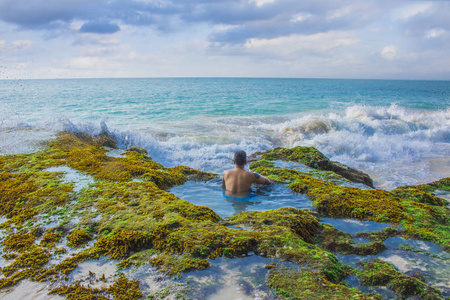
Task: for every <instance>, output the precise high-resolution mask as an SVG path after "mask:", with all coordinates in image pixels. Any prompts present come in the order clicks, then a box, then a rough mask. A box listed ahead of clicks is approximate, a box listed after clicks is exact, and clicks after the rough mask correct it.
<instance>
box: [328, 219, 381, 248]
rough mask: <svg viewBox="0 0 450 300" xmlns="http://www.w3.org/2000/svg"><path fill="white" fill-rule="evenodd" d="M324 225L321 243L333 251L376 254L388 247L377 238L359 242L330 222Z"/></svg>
mask: <svg viewBox="0 0 450 300" xmlns="http://www.w3.org/2000/svg"><path fill="white" fill-rule="evenodd" d="M323 227H324V228H323V231H322V234H321V235H320V237H321V241H320V245H321V247H322V248H323V249H325V250H327V251H330V252H332V253H342V254H346V255H348V254H355V255H376V254H379V253H381V252H383V251H384V250H386V249H387V248H386V245H385V244H384V243H383V242H382V241H379V240H375V241H371V242H370V243H367V244H357V243H355V242H354V240H353V238H352V236H351V235H350V234H349V233H345V232H342V231H340V230H337V229H336V228H334V227H332V226H330V225H328V224H324V225H323Z"/></svg>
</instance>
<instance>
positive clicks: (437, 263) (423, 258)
mask: <svg viewBox="0 0 450 300" xmlns="http://www.w3.org/2000/svg"><path fill="white" fill-rule="evenodd" d="M405 241H408V240H405ZM413 242H420V241H413ZM396 243H398V242H396ZM396 243H394V242H392V241H389V242H388V244H389V246H394V245H395V244H396ZM420 246H422V245H420ZM430 249H432V247H431V248H430ZM336 257H337V258H338V259H339V261H340V262H342V263H344V264H346V265H349V266H351V267H353V268H357V269H359V268H360V267H359V266H358V265H357V263H358V262H360V261H365V262H367V261H370V260H371V259H373V258H378V259H381V260H383V261H385V262H388V263H390V264H392V265H393V266H394V267H395V268H396V269H397V271H399V272H402V273H404V274H406V275H412V274H413V273H417V272H420V273H422V274H423V275H424V276H425V278H426V279H427V283H428V284H430V285H431V286H433V287H435V288H437V289H439V290H440V291H441V293H442V294H443V296H446V297H449V296H450V260H448V259H440V258H438V257H434V256H433V257H431V256H427V255H424V254H423V253H416V252H410V251H403V250H395V249H388V250H386V251H384V252H382V253H380V254H378V255H375V256H359V255H353V254H351V255H343V254H337V255H336ZM357 288H358V289H359V290H361V291H363V290H362V289H361V288H359V287H357ZM387 299H395V297H394V298H387Z"/></svg>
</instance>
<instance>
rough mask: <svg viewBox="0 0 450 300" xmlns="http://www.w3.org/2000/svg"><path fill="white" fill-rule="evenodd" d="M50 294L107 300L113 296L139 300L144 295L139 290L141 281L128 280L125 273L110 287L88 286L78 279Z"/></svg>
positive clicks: (78, 298) (123, 299) (126, 299)
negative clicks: (97, 287) (96, 287)
mask: <svg viewBox="0 0 450 300" xmlns="http://www.w3.org/2000/svg"><path fill="white" fill-rule="evenodd" d="M50 294H56V295H60V296H66V297H67V299H68V300H85V299H96V300H97V299H98V300H103V299H105V300H107V299H111V297H112V298H113V299H121V300H137V299H139V298H141V297H142V293H141V292H140V290H139V282H138V281H135V280H132V281H130V280H128V279H127V278H126V277H125V275H124V274H123V273H121V274H120V276H119V277H118V278H117V279H116V280H115V281H114V283H113V284H112V285H111V286H109V287H105V288H101V289H93V288H87V287H85V286H83V285H82V284H81V283H80V282H79V281H78V282H76V283H75V284H72V285H69V286H66V285H64V286H61V287H57V288H54V289H52V290H51V291H50Z"/></svg>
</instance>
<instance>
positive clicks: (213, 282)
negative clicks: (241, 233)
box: [187, 255, 298, 300]
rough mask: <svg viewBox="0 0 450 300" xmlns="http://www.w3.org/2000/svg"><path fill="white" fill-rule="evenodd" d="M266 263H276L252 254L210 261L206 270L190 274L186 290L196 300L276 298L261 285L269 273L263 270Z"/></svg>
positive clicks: (263, 284)
mask: <svg viewBox="0 0 450 300" xmlns="http://www.w3.org/2000/svg"><path fill="white" fill-rule="evenodd" d="M270 262H275V263H278V264H280V261H279V260H277V259H270V258H264V257H260V256H256V255H251V256H247V257H245V258H233V259H226V258H218V259H216V260H214V261H210V263H211V267H210V268H209V269H207V270H204V271H195V272H192V273H190V274H189V276H188V277H187V287H188V289H190V290H191V292H195V294H194V295H196V297H198V299H212V300H222V299H223V300H225V299H227V300H228V299H242V300H244V299H245V300H247V299H255V300H256V299H265V300H266V299H278V298H277V297H275V295H274V294H273V293H272V292H271V291H270V289H269V288H268V287H267V285H266V283H265V281H266V276H267V273H268V272H269V271H268V270H267V269H265V268H264V267H265V266H266V265H267V264H269V263H270ZM290 265H294V264H290ZM297 268H298V266H297Z"/></svg>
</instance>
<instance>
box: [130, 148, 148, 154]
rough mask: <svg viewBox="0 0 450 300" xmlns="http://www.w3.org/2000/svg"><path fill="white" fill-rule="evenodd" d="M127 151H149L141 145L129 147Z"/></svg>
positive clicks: (145, 152) (141, 152) (143, 152)
mask: <svg viewBox="0 0 450 300" xmlns="http://www.w3.org/2000/svg"><path fill="white" fill-rule="evenodd" d="M127 151H134V152H137V153H139V154H142V155H148V151H147V150H146V149H144V148H141V147H130V148H128V149H127Z"/></svg>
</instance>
